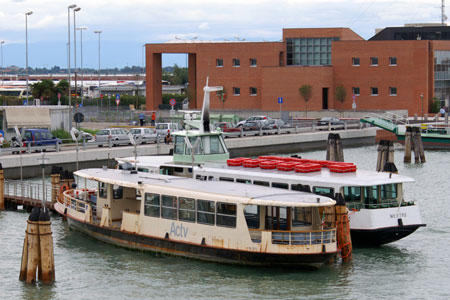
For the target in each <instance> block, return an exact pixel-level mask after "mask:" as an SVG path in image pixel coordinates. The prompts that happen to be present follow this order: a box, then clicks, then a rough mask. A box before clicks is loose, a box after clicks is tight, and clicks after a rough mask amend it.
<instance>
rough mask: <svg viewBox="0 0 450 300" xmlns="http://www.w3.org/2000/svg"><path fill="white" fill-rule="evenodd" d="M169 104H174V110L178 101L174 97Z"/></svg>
mask: <svg viewBox="0 0 450 300" xmlns="http://www.w3.org/2000/svg"><path fill="white" fill-rule="evenodd" d="M169 104H170V106H172V110H173V107H174V106H175V104H177V101H176V100H175V99H174V98H171V99H170V100H169Z"/></svg>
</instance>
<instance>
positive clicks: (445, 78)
mask: <svg viewBox="0 0 450 300" xmlns="http://www.w3.org/2000/svg"><path fill="white" fill-rule="evenodd" d="M434 96H435V97H436V98H437V99H438V100H439V101H440V102H441V103H440V106H445V105H449V102H450V51H434Z"/></svg>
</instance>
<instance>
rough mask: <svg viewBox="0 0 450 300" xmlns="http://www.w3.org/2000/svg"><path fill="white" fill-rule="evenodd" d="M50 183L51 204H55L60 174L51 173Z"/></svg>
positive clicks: (59, 186) (58, 191)
mask: <svg viewBox="0 0 450 300" xmlns="http://www.w3.org/2000/svg"><path fill="white" fill-rule="evenodd" d="M50 176H51V183H52V204H55V203H56V202H57V201H58V197H59V193H60V188H61V184H60V175H59V174H51V175H50Z"/></svg>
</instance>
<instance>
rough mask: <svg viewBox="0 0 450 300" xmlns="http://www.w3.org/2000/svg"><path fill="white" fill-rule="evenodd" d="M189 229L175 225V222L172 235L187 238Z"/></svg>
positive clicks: (171, 227)
mask: <svg viewBox="0 0 450 300" xmlns="http://www.w3.org/2000/svg"><path fill="white" fill-rule="evenodd" d="M188 230H189V228H187V227H184V226H183V224H181V225H175V223H174V222H172V225H171V226H170V235H174V236H176V237H182V238H185V237H187V234H188Z"/></svg>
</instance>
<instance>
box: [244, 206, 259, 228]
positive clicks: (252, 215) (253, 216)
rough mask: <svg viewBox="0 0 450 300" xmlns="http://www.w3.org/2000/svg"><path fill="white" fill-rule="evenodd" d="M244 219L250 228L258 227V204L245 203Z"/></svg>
mask: <svg viewBox="0 0 450 300" xmlns="http://www.w3.org/2000/svg"><path fill="white" fill-rule="evenodd" d="M244 216H245V221H247V227H248V228H252V229H259V206H258V205H247V206H246V207H245V208H244Z"/></svg>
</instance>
